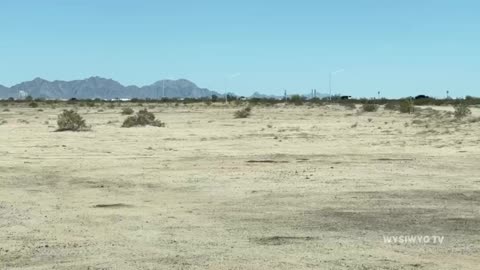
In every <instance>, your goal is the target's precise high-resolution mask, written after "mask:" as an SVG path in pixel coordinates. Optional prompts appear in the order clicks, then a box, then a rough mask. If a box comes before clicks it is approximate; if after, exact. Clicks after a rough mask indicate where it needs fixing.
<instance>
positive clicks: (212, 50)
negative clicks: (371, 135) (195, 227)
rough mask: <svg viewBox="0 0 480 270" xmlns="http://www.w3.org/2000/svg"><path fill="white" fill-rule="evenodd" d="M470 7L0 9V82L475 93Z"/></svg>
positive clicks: (58, 2) (478, 19)
mask: <svg viewBox="0 0 480 270" xmlns="http://www.w3.org/2000/svg"><path fill="white" fill-rule="evenodd" d="M479 14H480V1H474V0H472V1H467V0H465V1H462V0H458V1H455V0H451V1H445V0H435V1H434V0H395V1H394V0H350V1H347V0H335V1H334V0H329V1H327V0H311V1H308V0H303V1H302V0H298V1H293V0H290V1H282V0H256V1H254V0H241V1H228V0H215V1H214V0H191V1H186V0H175V1H172V0H169V1H162V0H157V1H154V0H151V1H149V0H136V1H134V0H128V1H127V0H41V1H40V0H0V84H3V85H5V86H12V85H14V84H16V83H19V82H21V81H25V80H31V79H33V78H35V77H42V78H44V79H48V80H55V79H60V80H71V79H82V78H86V77H90V76H93V75H98V76H101V77H106V78H112V79H115V80H117V81H119V82H121V83H122V84H125V85H129V84H136V85H145V84H151V83H153V82H155V81H157V80H160V79H163V78H170V79H177V78H186V79H189V80H192V81H193V82H195V83H196V84H198V85H199V86H200V87H206V88H210V89H211V90H217V91H220V92H223V90H224V89H225V88H228V90H229V91H234V92H236V93H239V94H243V95H247V94H251V93H253V92H254V91H260V92H262V93H267V94H278V95H281V94H283V89H287V90H288V92H289V93H308V92H309V91H310V89H313V88H316V89H317V91H318V92H324V93H325V92H327V93H328V88H329V83H328V77H329V73H330V72H332V71H337V70H339V69H343V70H344V71H343V72H338V73H336V74H335V75H334V76H333V92H335V93H336V92H340V93H343V94H350V95H353V96H376V93H377V91H381V92H382V95H383V96H389V97H402V96H409V95H415V94H418V93H423V94H428V95H432V96H438V97H442V96H445V91H446V90H450V92H451V94H452V95H453V96H463V95H477V96H479V95H480V16H479Z"/></svg>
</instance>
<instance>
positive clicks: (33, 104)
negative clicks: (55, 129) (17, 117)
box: [28, 101, 38, 108]
mask: <svg viewBox="0 0 480 270" xmlns="http://www.w3.org/2000/svg"><path fill="white" fill-rule="evenodd" d="M28 106H29V107H30V108H38V103H36V102H34V101H32V102H30V103H29V104H28Z"/></svg>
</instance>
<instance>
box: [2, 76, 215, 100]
mask: <svg viewBox="0 0 480 270" xmlns="http://www.w3.org/2000/svg"><path fill="white" fill-rule="evenodd" d="M212 95H218V96H220V94H218V93H217V92H215V91H210V90H208V89H206V88H199V87H198V86H197V85H195V84H194V83H192V82H190V81H188V80H185V79H180V80H162V81H158V82H156V83H153V84H151V85H147V86H142V87H138V86H135V85H131V86H123V85H122V84H120V83H119V82H116V81H114V80H112V79H105V78H101V77H90V78H88V79H84V80H75V81H47V80H44V79H41V78H36V79H34V80H32V81H27V82H22V83H19V84H17V85H14V86H12V87H10V88H8V87H5V86H2V85H0V99H7V98H10V97H13V98H15V99H17V98H22V97H25V96H32V97H33V98H46V99H71V98H77V99H95V98H100V99H117V98H118V99H131V98H152V99H153V98H155V99H157V98H162V97H167V98H201V97H210V96H212Z"/></svg>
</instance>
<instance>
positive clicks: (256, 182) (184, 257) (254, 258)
mask: <svg viewBox="0 0 480 270" xmlns="http://www.w3.org/2000/svg"><path fill="white" fill-rule="evenodd" d="M145 106H146V105H145ZM5 108H8V109H9V111H4V109H5ZM41 109H43V111H38V109H33V108H28V107H23V108H20V107H14V106H10V107H0V123H2V120H5V121H6V122H3V124H2V125H0V269H435V270H437V269H479V267H480V266H479V265H480V147H479V145H480V121H478V119H475V118H474V117H479V116H480V109H478V108H476V109H473V112H474V115H473V116H472V117H470V120H469V121H467V120H465V121H463V122H455V121H452V119H451V118H448V117H447V116H446V115H445V110H444V108H440V109H439V110H424V111H423V112H421V113H418V114H416V115H408V114H400V113H398V112H390V111H384V110H383V109H380V110H379V111H378V112H373V113H357V111H356V110H349V109H346V108H343V107H340V106H335V105H330V106H317V107H307V106H301V107H294V106H283V105H280V106H276V107H271V108H267V107H263V108H262V107H254V108H253V114H252V116H251V117H250V118H248V119H233V112H234V111H235V110H237V109H238V108H235V107H233V106H232V107H206V106H205V105H201V104H198V105H189V106H183V105H182V104H180V106H178V107H175V106H170V107H167V106H163V107H162V106H159V105H157V106H156V107H155V108H151V109H150V111H153V112H155V115H156V116H157V118H158V119H161V120H162V121H164V122H166V127H165V128H157V127H146V128H120V126H121V123H122V121H123V119H124V118H125V116H122V115H120V108H119V107H118V106H117V107H116V108H107V107H105V108H103V109H100V108H86V107H81V108H79V112H80V114H81V115H83V116H84V118H85V119H86V120H87V123H88V124H90V125H91V126H92V131H89V132H54V130H55V128H56V118H57V115H58V113H59V112H60V111H61V109H62V108H60V107H58V108H51V107H50V106H46V105H42V106H41ZM134 109H136V110H138V109H139V107H138V106H135V107H134ZM403 235H419V236H442V237H444V241H443V242H442V243H441V244H439V243H438V242H437V243H432V242H430V243H408V244H406V243H396V244H394V243H385V241H384V237H385V236H403Z"/></svg>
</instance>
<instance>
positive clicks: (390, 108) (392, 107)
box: [384, 102, 399, 111]
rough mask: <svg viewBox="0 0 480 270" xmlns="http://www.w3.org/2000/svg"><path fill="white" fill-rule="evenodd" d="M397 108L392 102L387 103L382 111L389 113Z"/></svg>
mask: <svg viewBox="0 0 480 270" xmlns="http://www.w3.org/2000/svg"><path fill="white" fill-rule="evenodd" d="M398 108H399V106H398V105H397V104H395V103H393V102H389V103H387V104H385V107H384V109H385V110H389V111H396V110H397V109H398Z"/></svg>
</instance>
